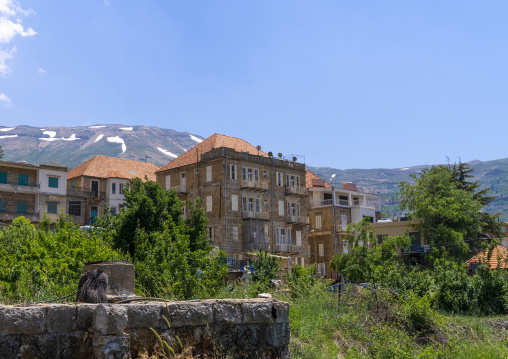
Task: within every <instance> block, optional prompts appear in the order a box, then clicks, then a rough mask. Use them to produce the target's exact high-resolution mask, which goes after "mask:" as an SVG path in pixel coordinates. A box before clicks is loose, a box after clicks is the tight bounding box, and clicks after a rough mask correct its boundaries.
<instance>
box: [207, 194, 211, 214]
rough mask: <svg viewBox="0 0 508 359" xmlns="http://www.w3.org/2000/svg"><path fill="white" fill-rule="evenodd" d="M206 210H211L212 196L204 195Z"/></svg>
mask: <svg viewBox="0 0 508 359" xmlns="http://www.w3.org/2000/svg"><path fill="white" fill-rule="evenodd" d="M206 211H207V212H211V211H212V196H206Z"/></svg>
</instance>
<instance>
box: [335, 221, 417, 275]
mask: <svg viewBox="0 0 508 359" xmlns="http://www.w3.org/2000/svg"><path fill="white" fill-rule="evenodd" d="M344 240H346V241H348V242H349V244H350V246H349V247H350V248H351V249H350V250H349V252H348V253H336V254H335V255H334V257H333V259H332V261H331V263H330V267H331V268H332V269H333V270H335V271H336V272H338V273H342V274H343V275H345V276H346V277H347V278H348V280H350V281H352V282H370V283H377V282H379V281H381V280H382V278H383V276H384V275H385V274H386V273H388V271H389V270H388V269H389V267H390V266H392V265H394V264H395V263H396V262H397V261H398V257H397V248H403V247H405V246H407V245H408V243H410V239H409V238H408V237H403V236H397V237H388V238H384V239H383V242H382V243H381V244H378V243H377V241H376V232H375V230H374V229H373V228H372V224H371V222H370V218H368V217H364V218H363V219H362V220H361V221H360V222H357V223H351V224H350V225H349V226H348V227H347V229H346V237H345V238H344Z"/></svg>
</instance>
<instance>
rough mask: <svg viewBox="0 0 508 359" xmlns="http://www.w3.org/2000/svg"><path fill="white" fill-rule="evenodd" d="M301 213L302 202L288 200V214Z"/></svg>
mask: <svg viewBox="0 0 508 359" xmlns="http://www.w3.org/2000/svg"><path fill="white" fill-rule="evenodd" d="M299 215H300V203H290V202H288V216H299Z"/></svg>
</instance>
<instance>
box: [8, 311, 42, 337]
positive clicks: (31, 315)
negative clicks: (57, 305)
mask: <svg viewBox="0 0 508 359" xmlns="http://www.w3.org/2000/svg"><path fill="white" fill-rule="evenodd" d="M45 331H46V308H44V307H7V306H0V334H3V335H9V334H42V333H44V332H45Z"/></svg>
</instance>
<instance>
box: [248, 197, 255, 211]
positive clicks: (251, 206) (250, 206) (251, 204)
mask: <svg viewBox="0 0 508 359" xmlns="http://www.w3.org/2000/svg"><path fill="white" fill-rule="evenodd" d="M247 210H248V211H249V212H252V211H254V198H248V200H247Z"/></svg>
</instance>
